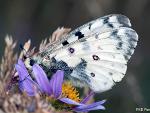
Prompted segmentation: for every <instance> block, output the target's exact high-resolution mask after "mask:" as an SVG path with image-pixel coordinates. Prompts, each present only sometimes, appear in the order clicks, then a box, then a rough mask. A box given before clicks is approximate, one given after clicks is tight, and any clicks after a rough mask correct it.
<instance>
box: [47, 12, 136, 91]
mask: <svg viewBox="0 0 150 113" xmlns="http://www.w3.org/2000/svg"><path fill="white" fill-rule="evenodd" d="M130 27H131V24H130V21H129V19H128V18H127V17H126V16H123V15H108V16H104V17H101V18H99V19H96V20H94V21H91V22H89V23H87V24H85V25H83V26H81V27H79V28H77V29H76V30H74V31H72V32H71V33H70V34H68V35H67V36H66V37H64V38H63V39H62V40H59V41H58V42H57V43H56V44H55V46H54V49H53V51H52V52H50V53H47V55H48V56H49V57H50V58H54V59H55V60H56V62H57V63H58V64H59V62H60V61H61V62H63V63H65V65H67V67H69V68H70V69H72V71H71V72H70V73H69V75H67V76H68V78H70V79H71V80H73V82H78V81H80V83H85V84H87V85H88V86H89V87H90V88H91V89H92V90H93V91H95V92H103V91H106V90H109V89H111V87H112V86H113V85H114V84H115V82H119V81H121V80H122V78H123V77H124V75H125V73H126V69H127V62H128V60H129V59H130V57H131V55H132V54H133V52H134V49H135V47H136V45H137V41H138V35H137V33H136V32H135V31H134V30H133V29H132V28H130ZM60 65H63V64H60ZM60 67H61V66H60ZM60 67H59V69H60Z"/></svg>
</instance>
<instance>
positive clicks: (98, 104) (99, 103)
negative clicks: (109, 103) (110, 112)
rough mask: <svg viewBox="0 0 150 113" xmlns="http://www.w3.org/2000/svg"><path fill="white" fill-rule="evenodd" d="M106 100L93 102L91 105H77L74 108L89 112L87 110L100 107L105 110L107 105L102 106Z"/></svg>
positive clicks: (78, 110)
mask: <svg viewBox="0 0 150 113" xmlns="http://www.w3.org/2000/svg"><path fill="white" fill-rule="evenodd" d="M105 102H106V100H102V101H99V102H95V103H92V104H90V105H81V106H78V107H75V108H74V109H73V110H74V111H77V112H87V111H91V110H98V109H101V110H105V107H104V106H102V104H103V103H105Z"/></svg>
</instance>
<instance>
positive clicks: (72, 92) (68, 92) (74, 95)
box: [62, 82, 80, 102]
mask: <svg viewBox="0 0 150 113" xmlns="http://www.w3.org/2000/svg"><path fill="white" fill-rule="evenodd" d="M62 97H66V98H69V99H72V100H74V101H76V102H80V98H79V92H78V91H77V90H76V88H75V87H73V86H72V84H71V83H70V82H64V83H63V84H62Z"/></svg>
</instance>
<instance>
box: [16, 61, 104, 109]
mask: <svg viewBox="0 0 150 113" xmlns="http://www.w3.org/2000/svg"><path fill="white" fill-rule="evenodd" d="M15 67H16V70H17V72H18V74H19V79H20V82H19V86H20V89H21V91H25V92H26V93H27V94H28V95H29V96H34V95H35V94H36V93H38V92H39V91H40V92H41V93H44V94H47V95H49V96H51V97H54V98H55V99H57V100H59V101H61V102H64V103H66V104H71V105H73V107H72V110H73V111H76V112H87V111H91V110H98V109H101V110H104V109H105V107H104V106H103V105H102V104H103V103H105V100H102V101H99V102H95V103H92V104H89V105H86V102H87V101H88V100H89V99H90V97H91V96H92V95H93V94H94V93H93V92H92V93H90V94H89V95H88V96H87V97H86V98H84V99H83V100H82V101H81V102H80V103H79V102H76V101H74V100H72V99H69V98H64V97H62V96H61V94H62V84H63V78H64V72H63V71H61V70H58V71H57V72H56V73H55V74H54V75H53V76H52V78H51V80H50V81H49V80H48V78H47V76H46V74H45V72H44V70H43V69H42V68H41V67H40V66H39V65H38V64H34V65H33V67H32V70H33V75H34V77H35V81H34V80H33V79H32V78H31V77H30V75H29V73H28V71H27V69H26V67H25V65H24V63H23V61H22V60H18V64H16V65H15Z"/></svg>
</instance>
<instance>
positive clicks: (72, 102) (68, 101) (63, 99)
mask: <svg viewBox="0 0 150 113" xmlns="http://www.w3.org/2000/svg"><path fill="white" fill-rule="evenodd" d="M59 100H60V101H62V102H64V103H66V104H71V105H78V106H79V105H83V104H80V103H78V102H76V101H74V100H71V99H69V98H60V99H59Z"/></svg>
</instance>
